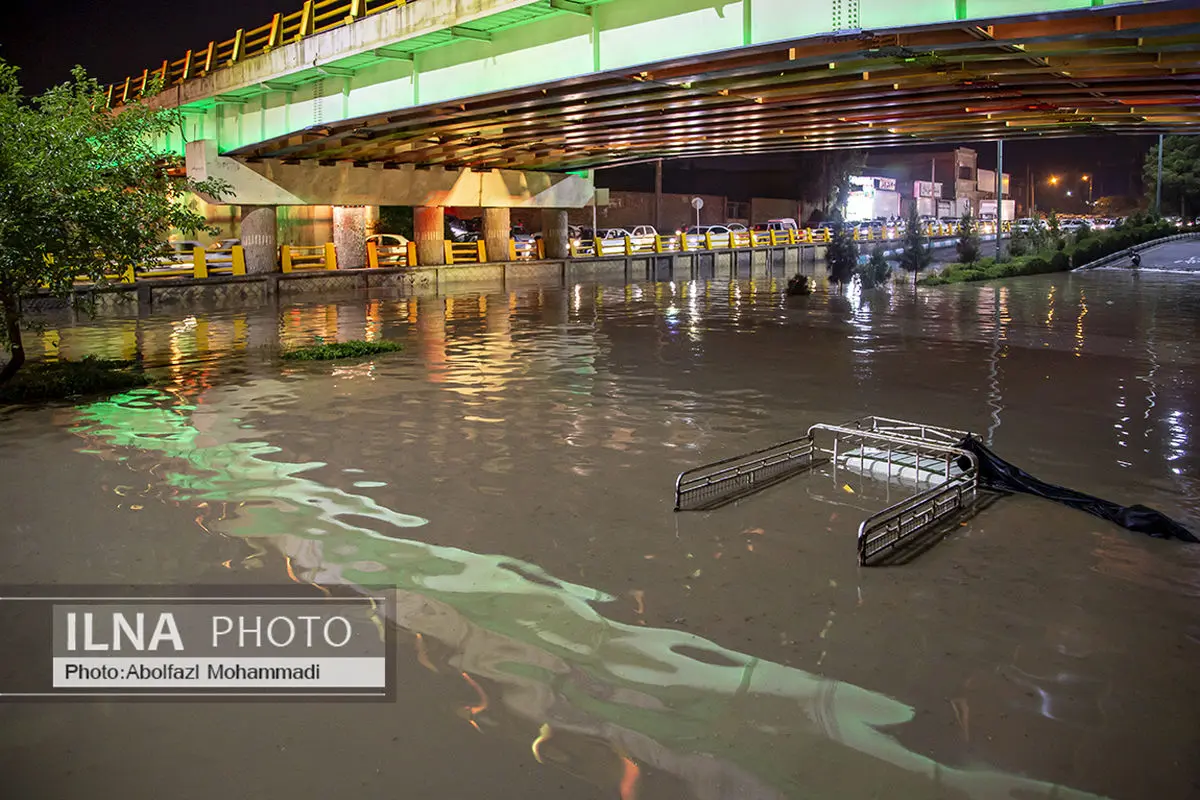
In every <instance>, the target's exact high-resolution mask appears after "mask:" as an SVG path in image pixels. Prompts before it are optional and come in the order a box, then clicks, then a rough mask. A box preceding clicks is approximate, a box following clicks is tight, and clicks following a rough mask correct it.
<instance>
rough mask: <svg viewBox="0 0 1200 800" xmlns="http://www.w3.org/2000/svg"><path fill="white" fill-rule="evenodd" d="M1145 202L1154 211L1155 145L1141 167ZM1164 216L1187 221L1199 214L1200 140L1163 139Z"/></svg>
mask: <svg viewBox="0 0 1200 800" xmlns="http://www.w3.org/2000/svg"><path fill="white" fill-rule="evenodd" d="M1142 177H1143V183H1144V184H1145V186H1146V199H1147V201H1148V202H1149V203H1150V207H1151V208H1153V207H1154V200H1155V189H1156V183H1157V180H1158V145H1157V144H1156V145H1154V146H1153V147H1151V148H1150V152H1149V153H1147V154H1146V160H1145V162H1144V163H1143V166H1142ZM1162 177H1163V181H1162V183H1163V185H1162V202H1163V213H1175V214H1179V215H1181V216H1184V217H1187V216H1191V215H1195V214H1196V213H1197V210H1200V138H1197V137H1195V136H1167V137H1165V138H1164V139H1163V173H1162Z"/></svg>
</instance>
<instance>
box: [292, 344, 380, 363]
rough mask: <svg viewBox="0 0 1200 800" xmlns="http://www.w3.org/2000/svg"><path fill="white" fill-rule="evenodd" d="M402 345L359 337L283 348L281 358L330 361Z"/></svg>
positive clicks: (365, 354) (358, 356)
mask: <svg viewBox="0 0 1200 800" xmlns="http://www.w3.org/2000/svg"><path fill="white" fill-rule="evenodd" d="M403 349H404V345H402V344H400V343H399V342H388V341H379V342H364V341H362V340H360V339H352V340H350V341H348V342H330V343H329V344H324V343H322V344H315V345H312V346H310V347H297V348H294V349H292V350H285V351H284V352H283V353H282V355H283V358H285V359H287V360H289V361H332V360H334V359H337V358H361V357H362V356H373V355H377V354H379V353H393V352H395V351H397V350H403Z"/></svg>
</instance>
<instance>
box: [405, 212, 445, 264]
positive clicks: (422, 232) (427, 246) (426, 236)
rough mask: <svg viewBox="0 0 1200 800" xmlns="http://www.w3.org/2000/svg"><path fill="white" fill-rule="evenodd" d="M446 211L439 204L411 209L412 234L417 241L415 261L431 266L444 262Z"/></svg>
mask: <svg viewBox="0 0 1200 800" xmlns="http://www.w3.org/2000/svg"><path fill="white" fill-rule="evenodd" d="M445 229H446V212H445V210H444V209H443V208H442V207H441V206H418V207H417V208H414V209H413V236H415V237H416V242H417V263H418V264H420V265H421V266H422V267H432V266H437V265H439V264H445V263H446V249H445V244H444V243H445V241H446V234H445Z"/></svg>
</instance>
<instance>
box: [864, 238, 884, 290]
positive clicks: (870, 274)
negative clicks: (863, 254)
mask: <svg viewBox="0 0 1200 800" xmlns="http://www.w3.org/2000/svg"><path fill="white" fill-rule="evenodd" d="M891 276H892V265H891V264H889V263H888V260H887V256H885V255H884V254H883V245H878V244H877V245H875V247H874V248H873V249H872V250H871V257H870V258H869V259H868V260H867V263H866V264H863V265H862V266H861V267H859V268H858V277H859V280H861V281H862V288H864V289H874V288H875V287H876V286H881V285H883V284H884V283H886V282H887V279H888V278H890V277H891Z"/></svg>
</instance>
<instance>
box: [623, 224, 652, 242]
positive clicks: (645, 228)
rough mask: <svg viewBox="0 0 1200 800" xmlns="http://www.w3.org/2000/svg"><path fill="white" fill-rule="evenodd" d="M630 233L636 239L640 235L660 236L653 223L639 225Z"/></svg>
mask: <svg viewBox="0 0 1200 800" xmlns="http://www.w3.org/2000/svg"><path fill="white" fill-rule="evenodd" d="M629 235H630V236H632V237H634V238H635V239H636V238H638V237H639V236H658V231H657V230H655V228H654V226H653V225H638V226H637V227H636V228H634V229H633V230H631V231H630V232H629Z"/></svg>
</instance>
